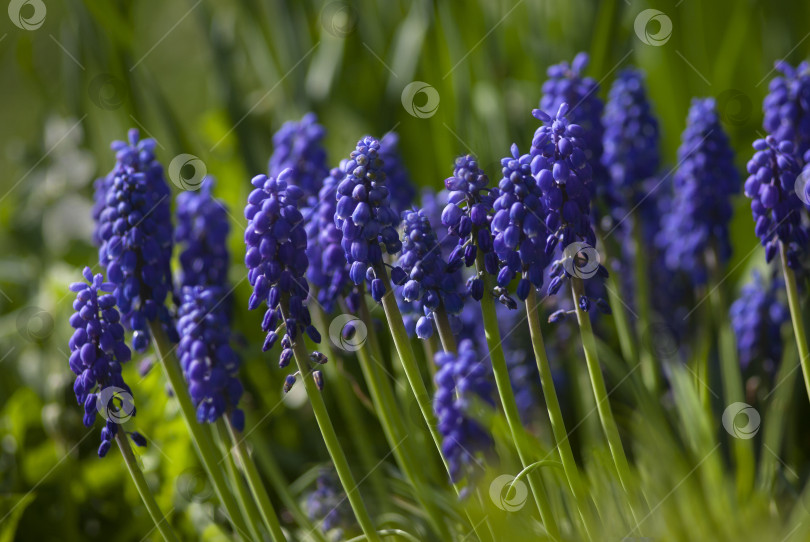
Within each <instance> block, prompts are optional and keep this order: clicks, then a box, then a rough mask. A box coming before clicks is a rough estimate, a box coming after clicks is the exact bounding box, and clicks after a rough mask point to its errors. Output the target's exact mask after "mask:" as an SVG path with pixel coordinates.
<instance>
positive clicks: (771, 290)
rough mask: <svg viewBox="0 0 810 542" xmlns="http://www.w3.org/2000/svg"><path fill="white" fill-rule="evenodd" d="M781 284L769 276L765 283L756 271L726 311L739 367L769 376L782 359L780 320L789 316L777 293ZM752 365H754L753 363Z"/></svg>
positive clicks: (781, 288)
mask: <svg viewBox="0 0 810 542" xmlns="http://www.w3.org/2000/svg"><path fill="white" fill-rule="evenodd" d="M783 288H784V286H783V284H782V283H781V282H780V281H778V280H772V281H771V283H770V284H769V285H766V284H765V283H764V281H763V279H762V276H761V275H760V274H759V273H754V278H753V280H752V281H751V282H750V283H748V284H746V285H745V286H744V287H743V289H742V290H741V291H740V297H739V298H738V299H737V300H736V301H734V303H732V305H731V310H730V311H729V315H730V317H731V325H732V327H733V328H734V333H735V334H736V335H737V349H738V351H739V354H740V365H742V368H743V370H748V369H749V368H751V369H752V370H755V371H756V372H759V373H764V375H765V376H770V377H773V376H774V374H775V373H776V367H777V366H778V364H779V362H780V361H781V359H782V346H783V345H782V333H781V328H782V324H784V323H785V322H787V321H788V320H789V319H790V314H789V312H788V309H787V307H786V306H785V304H784V303H783V302H782V301H781V300H780V299H779V297H778V294H779V292H781V291H782V290H783ZM754 365H756V366H755V367H754Z"/></svg>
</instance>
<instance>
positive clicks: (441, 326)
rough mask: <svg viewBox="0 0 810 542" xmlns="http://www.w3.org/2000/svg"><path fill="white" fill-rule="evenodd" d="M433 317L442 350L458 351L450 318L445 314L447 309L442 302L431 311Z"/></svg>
mask: <svg viewBox="0 0 810 542" xmlns="http://www.w3.org/2000/svg"><path fill="white" fill-rule="evenodd" d="M433 318H434V320H435V321H436V327H437V328H438V330H439V338H440V339H441V341H442V348H444V351H445V352H456V351H458V346H457V345H456V338H455V337H454V336H453V330H452V329H451V328H450V318H448V316H447V311H446V310H445V308H444V304H442V305H440V306H439V308H438V309H436V310H435V311H433Z"/></svg>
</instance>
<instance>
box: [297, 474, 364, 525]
mask: <svg viewBox="0 0 810 542" xmlns="http://www.w3.org/2000/svg"><path fill="white" fill-rule="evenodd" d="M306 511H307V516H308V517H309V519H311V520H312V521H317V522H320V525H319V526H320V529H321V531H323V532H324V533H328V532H330V531H334V532H333V533H332V536H333V539H334V540H343V539H344V536H343V531H344V530H346V529H349V528H351V527H353V521H352V513H351V508H350V507H349V506H348V501H347V500H346V496H345V494H344V492H343V490H342V488H341V487H340V484H339V483H338V482H337V480H335V478H334V475H333V474H332V472H331V471H329V470H327V469H325V468H324V469H322V470H321V472H320V473H319V474H318V478H317V480H316V481H315V490H314V491H312V492H311V493H310V494H309V495H308V496H307V501H306Z"/></svg>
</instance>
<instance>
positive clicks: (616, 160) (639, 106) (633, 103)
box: [602, 69, 661, 208]
mask: <svg viewBox="0 0 810 542" xmlns="http://www.w3.org/2000/svg"><path fill="white" fill-rule="evenodd" d="M603 124H604V127H605V133H604V136H603V140H602V141H603V143H604V153H603V154H602V165H604V166H605V167H606V168H607V170H608V173H609V174H610V181H611V182H612V185H613V191H612V192H613V193H614V194H615V195H616V196H617V197H618V198H619V200H620V202H621V203H622V204H623V206H625V207H628V208H630V207H632V206H634V205H635V204H636V203H638V200H639V199H640V196H642V195H643V194H644V190H643V186H642V183H643V182H644V181H645V180H646V179H648V178H650V177H652V176H653V175H655V174H656V173H657V172H658V167H659V164H660V162H661V156H660V154H659V151H658V143H659V133H658V121H657V120H656V118H655V116H654V115H653V113H652V111H651V109H650V103H649V102H648V101H647V93H646V92H645V90H644V76H643V75H642V73H641V72H640V71H639V70H635V69H626V70H622V71H621V72H620V73H619V76H618V77H617V78H616V81H615V82H614V83H613V86H612V87H611V89H610V94H609V95H608V101H607V105H606V107H605V114H604V117H603Z"/></svg>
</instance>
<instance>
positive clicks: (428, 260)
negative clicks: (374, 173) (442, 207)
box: [398, 210, 463, 339]
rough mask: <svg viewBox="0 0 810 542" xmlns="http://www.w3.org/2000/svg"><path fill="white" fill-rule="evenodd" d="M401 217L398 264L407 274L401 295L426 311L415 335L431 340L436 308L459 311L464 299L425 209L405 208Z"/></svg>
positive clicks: (454, 312) (450, 312) (451, 311)
mask: <svg viewBox="0 0 810 542" xmlns="http://www.w3.org/2000/svg"><path fill="white" fill-rule="evenodd" d="M402 219H403V222H404V231H403V234H402V254H401V255H400V257H399V262H398V263H399V266H400V267H401V268H402V269H403V271H405V273H407V275H408V280H407V282H405V285H404V286H403V287H402V297H403V298H404V299H405V301H406V302H410V303H414V304H415V305H416V306H415V307H414V308H415V309H417V310H418V309H421V310H423V311H424V313H425V315H424V316H422V317H421V318H420V319H419V321H418V322H417V323H416V334H417V336H418V337H419V338H421V339H428V338H430V336H431V335H433V325H432V323H430V321H429V319H428V317H429V316H430V315H431V314H432V313H433V311H435V310H436V309H438V308H439V307H444V309H445V310H446V311H447V312H448V313H449V314H457V313H458V312H460V311H461V308H462V306H463V300H462V298H461V296H460V295H459V294H458V292H457V284H458V277H456V276H454V275H453V274H452V273H450V272H448V266H447V263H446V262H445V261H444V258H442V254H441V250H440V249H439V243H438V240H437V239H436V234H435V233H434V232H433V228H431V227H430V221H429V220H428V218H427V216H426V215H425V214H424V213H423V212H422V211H417V210H414V211H405V212H404V213H403V214H402Z"/></svg>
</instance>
